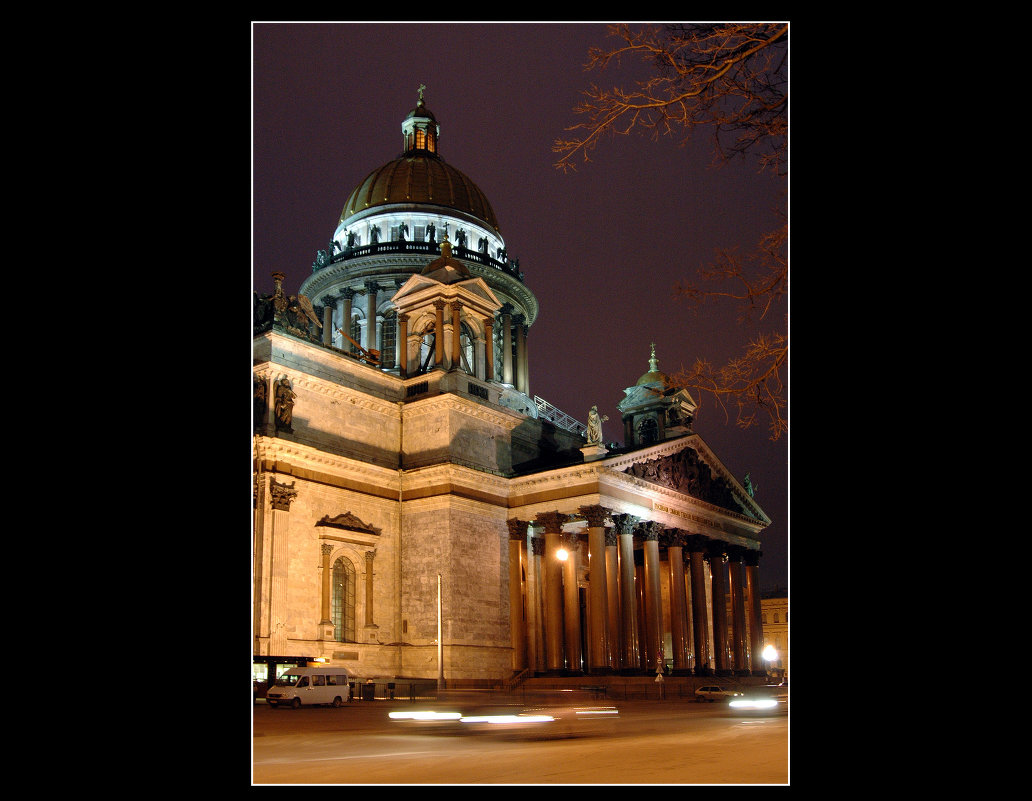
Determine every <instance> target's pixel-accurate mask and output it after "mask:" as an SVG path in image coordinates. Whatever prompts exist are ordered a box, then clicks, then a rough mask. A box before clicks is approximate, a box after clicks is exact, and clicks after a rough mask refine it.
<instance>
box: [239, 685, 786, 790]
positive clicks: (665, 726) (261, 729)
mask: <svg viewBox="0 0 1032 801" xmlns="http://www.w3.org/2000/svg"><path fill="white" fill-rule="evenodd" d="M408 706H410V705H408V704H407V703H406V702H388V701H382V702H381V701H358V702H352V703H351V704H349V705H347V706H345V707H343V708H341V709H334V708H332V707H311V708H301V709H297V710H294V709H274V708H272V707H269V706H267V705H265V704H264V703H262V704H256V705H254V707H253V717H252V720H253V726H252V734H253V739H252V774H251V778H252V783H253V784H255V785H268V784H281V785H282V784H402V785H403V784H745V785H753V784H761V785H771V784H773V785H783V784H788V782H789V764H788V763H789V759H788V727H789V726H788V722H789V718H788V715H787V714H785V713H779V714H770V715H751V716H745V715H737V714H734V713H731V712H729V711H728V710H727V708H726V707H725V706H724V705H723V704H700V703H696V702H691V701H679V702H661V701H639V702H626V703H617V704H616V706H617V707H618V708H619V712H620V716H619V720H618V721H616V723H615V725H614V726H612V727H611V728H610V729H609V730H607V731H604V732H602V731H600V732H599V733H597V734H586V735H585V736H579V737H573V738H567V739H534V738H501V737H497V736H486V735H470V734H441V733H426V732H424V731H422V730H418V729H409V728H406V727H404V726H401V725H399V724H397V723H394V722H392V721H390V720H389V719H388V717H387V715H388V712H390V711H391V710H393V709H403V708H406V707H408Z"/></svg>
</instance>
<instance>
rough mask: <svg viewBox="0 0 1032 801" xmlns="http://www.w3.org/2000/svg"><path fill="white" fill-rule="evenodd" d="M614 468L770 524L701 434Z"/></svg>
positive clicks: (650, 450)
mask: <svg viewBox="0 0 1032 801" xmlns="http://www.w3.org/2000/svg"><path fill="white" fill-rule="evenodd" d="M612 467H613V468H614V469H616V470H619V471H620V472H622V473H624V474H625V475H628V476H634V477H635V478H638V479H640V480H642V481H645V482H647V483H650V484H656V485H658V486H661V487H667V488H669V489H672V490H675V491H676V492H680V493H682V494H684V495H688V496H690V497H692V498H696V499H698V500H700V501H704V502H706V503H709V504H713V505H714V506H719V507H720V508H722V509H726V510H728V511H730V512H734V513H736V514H741V515H746V516H747V517H751V518H754V519H756V520H759V521H762V522H765V523H769V522H770V519H769V518H768V517H767V515H765V514H764V513H763V510H762V509H760V507H759V505H758V504H757V503H756V502H755V501H754V500H753V498H752V496H751V495H749V493H748V492H746V490H745V488H744V487H742V485H741V484H740V483H739V482H738V480H737V479H735V477H734V476H733V475H731V473H730V472H729V471H728V470H727V469H726V468H725V467H724V465H723V464H721V463H720V460H719V459H717V458H716V456H715V455H714V454H713V452H712V451H711V450H710V449H709V447H708V446H707V445H706V444H705V443H704V442H703V441H702V438H701V437H699V435H698V434H691V435H689V436H687V437H684V438H683V439H677V440H672V441H668V442H661V443H657V444H655V445H652V446H650V447H647V448H642V449H641V450H639V451H636V452H633V453H630V454H626V455H625V456H624V457H623V459H621V460H620V464H619V465H616V464H614V465H612Z"/></svg>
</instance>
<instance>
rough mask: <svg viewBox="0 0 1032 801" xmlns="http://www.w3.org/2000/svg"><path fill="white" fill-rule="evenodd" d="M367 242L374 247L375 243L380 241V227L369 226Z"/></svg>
mask: <svg viewBox="0 0 1032 801" xmlns="http://www.w3.org/2000/svg"><path fill="white" fill-rule="evenodd" d="M369 241H370V242H371V243H372V244H374V245H375V244H376V243H377V242H379V241H380V226H379V225H371V226H369Z"/></svg>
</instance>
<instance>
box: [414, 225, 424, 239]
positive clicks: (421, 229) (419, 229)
mask: <svg viewBox="0 0 1032 801" xmlns="http://www.w3.org/2000/svg"><path fill="white" fill-rule="evenodd" d="M415 239H416V241H417V242H426V226H425V225H417V226H416V237H415Z"/></svg>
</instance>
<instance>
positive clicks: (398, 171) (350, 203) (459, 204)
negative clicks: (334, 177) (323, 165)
mask: <svg viewBox="0 0 1032 801" xmlns="http://www.w3.org/2000/svg"><path fill="white" fill-rule="evenodd" d="M395 203H400V204H406V205H407V204H412V203H419V204H423V203H426V204H432V205H435V206H444V207H446V208H449V209H454V210H456V211H461V212H465V213H466V214H471V215H472V216H474V217H476V218H477V219H478V220H481V221H482V222H485V223H487V225H488V226H490V227H491V228H492V229H493V230H495V231H498V230H499V229H498V220H497V219H495V214H494V210H493V209H492V208H491V204H490V203H489V202H488V200H487V197H486V196H485V195H484V193H483V192H482V191H481V190H480V187H478V186H477V185H476V184H475V183H473V181H471V180H470V179H469V178H468V177H467V176H466V175H465V174H464V173H463V172H461V171H460V170H457V169H455V167H452V166H451V165H450V164H447V163H445V161H444V159H442V158H441V157H440V156H438V155H436V154H433V153H429V152H427V151H409V153H407V154H405V155H403V156H400V157H398V158H396V159H394V160H393V161H388V162H387V163H386V164H384V165H383V166H382V167H378V168H377V169H375V170H373V171H372V172H371V173H369V175H367V176H366V177H365V179H364V180H363V181H362V182H361V183H360V184H359V185H358V186H357V187H355V189H354V190H353V191H352V192H351V194H350V195H349V196H348V199H347V202H346V203H345V204H344V211H342V212H341V215H340V222H344V220H346V219H347V218H348V217H351V216H352V215H353V214H357V213H358V212H360V211H365V210H366V209H370V208H373V207H375V206H386V205H389V204H395Z"/></svg>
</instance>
